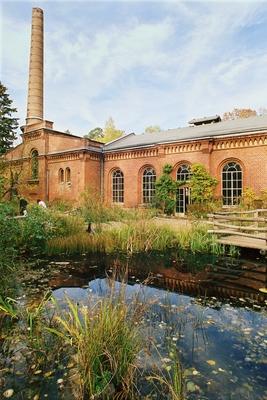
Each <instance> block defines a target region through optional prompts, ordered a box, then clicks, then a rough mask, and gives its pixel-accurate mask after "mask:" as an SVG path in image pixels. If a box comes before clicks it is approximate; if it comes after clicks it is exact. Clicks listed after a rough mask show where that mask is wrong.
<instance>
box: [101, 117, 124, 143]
mask: <svg viewBox="0 0 267 400" xmlns="http://www.w3.org/2000/svg"><path fill="white" fill-rule="evenodd" d="M123 135H124V132H123V131H121V130H119V129H117V128H116V126H115V122H114V120H113V118H111V117H110V118H109V119H108V120H107V122H106V124H105V127H104V130H103V138H102V140H101V141H102V142H104V143H108V142H111V141H112V140H115V139H118V138H119V137H121V136H123Z"/></svg>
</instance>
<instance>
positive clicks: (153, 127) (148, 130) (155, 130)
mask: <svg viewBox="0 0 267 400" xmlns="http://www.w3.org/2000/svg"><path fill="white" fill-rule="evenodd" d="M160 131H161V129H160V126H158V125H150V126H147V127H146V129H145V133H158V132H160Z"/></svg>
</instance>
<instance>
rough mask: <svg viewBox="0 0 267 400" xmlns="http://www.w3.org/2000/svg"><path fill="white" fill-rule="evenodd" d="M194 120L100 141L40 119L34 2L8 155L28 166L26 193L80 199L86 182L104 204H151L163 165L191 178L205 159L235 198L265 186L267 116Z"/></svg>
mask: <svg viewBox="0 0 267 400" xmlns="http://www.w3.org/2000/svg"><path fill="white" fill-rule="evenodd" d="M189 124H190V126H188V127H185V128H179V129H170V130H167V131H162V132H159V133H153V134H151V133H145V134H142V135H135V134H134V133H131V134H129V135H125V136H123V137H121V138H119V139H117V140H115V141H113V142H110V143H107V144H105V145H104V144H102V143H100V142H97V141H93V140H89V139H84V138H81V137H79V136H75V135H71V134H67V133H63V132H58V131H56V130H54V129H53V123H52V122H50V121H46V120H44V118H43V12H42V10H41V9H39V8H34V9H33V15H32V36H31V54H30V68H29V86H28V107H27V118H26V125H25V126H23V127H22V128H21V129H22V132H23V133H22V144H20V145H18V146H17V147H16V148H14V149H12V150H11V151H10V152H9V153H8V154H7V159H8V161H9V162H10V163H11V164H13V165H16V166H17V167H18V168H23V171H24V175H25V176H24V180H25V183H27V184H25V190H24V191H25V193H24V194H25V196H26V197H27V198H29V199H32V200H34V199H37V198H42V199H45V200H46V201H51V200H55V199H67V200H72V201H77V200H78V199H79V195H80V194H81V193H82V192H83V191H84V190H86V188H87V187H91V188H93V190H95V191H96V192H98V193H99V194H101V195H102V197H103V198H104V199H105V201H106V202H107V203H114V204H121V205H123V206H125V207H136V206H140V205H143V204H149V203H150V202H151V201H152V199H153V195H154V190H155V180H156V178H157V177H159V176H160V174H161V173H162V168H163V166H164V164H166V163H169V164H171V165H173V167H174V168H173V172H172V174H173V178H174V179H177V180H179V181H180V180H185V181H186V180H188V178H190V166H191V165H192V164H193V163H201V164H203V165H204V166H205V167H206V169H207V170H208V171H209V172H210V174H211V175H212V176H214V177H216V178H217V179H218V181H219V184H218V185H217V188H216V196H217V197H222V199H223V203H224V204H225V205H229V206H231V205H235V204H236V203H237V202H238V198H239V197H240V196H241V195H242V191H243V189H244V188H245V187H250V188H252V189H253V190H254V191H255V192H256V193H259V192H260V191H261V190H263V189H266V188H267V116H266V115H265V116H258V117H250V118H246V119H237V120H229V121H221V120H220V117H219V116H217V115H216V116H213V117H210V118H202V119H194V120H192V121H190V122H189ZM189 202H190V189H189V188H188V187H186V185H185V186H184V187H180V188H179V189H178V192H177V202H176V211H177V212H180V213H183V212H185V211H186V206H187V204H188V203H189Z"/></svg>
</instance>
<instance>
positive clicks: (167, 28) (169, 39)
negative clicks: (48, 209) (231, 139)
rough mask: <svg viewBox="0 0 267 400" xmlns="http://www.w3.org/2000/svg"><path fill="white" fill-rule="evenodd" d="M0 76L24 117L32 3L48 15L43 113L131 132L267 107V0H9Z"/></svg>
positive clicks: (66, 124) (73, 126)
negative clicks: (113, 125)
mask: <svg viewBox="0 0 267 400" xmlns="http://www.w3.org/2000/svg"><path fill="white" fill-rule="evenodd" d="M0 7H1V14H0V18H1V32H0V33H1V38H0V44H1V65H0V66H1V71H0V73H1V80H2V82H3V83H4V84H5V85H6V86H7V87H8V90H9V93H10V95H11V97H12V99H13V100H14V104H15V106H16V107H17V109H18V116H19V118H20V124H21V125H22V124H24V121H25V114H26V95H27V80H28V58H29V45H30V23H31V8H32V7H41V8H43V10H44V17H45V118H46V119H48V120H52V121H54V122H55V125H54V126H55V128H56V129H59V130H63V131H64V130H66V129H69V130H70V131H71V132H72V133H74V134H77V135H83V134H85V133H87V132H88V131H89V130H90V129H92V128H94V127H96V126H102V127H103V126H104V124H105V121H106V120H107V119H108V118H109V117H110V116H112V117H113V118H114V120H115V123H116V126H117V127H118V128H120V129H123V130H124V131H125V132H126V133H129V132H136V133H141V132H143V131H144V129H145V127H147V126H148V125H159V126H160V127H161V128H163V129H168V128H176V127H179V126H186V125H187V121H188V120H190V119H192V118H196V117H202V116H208V115H213V114H222V113H223V112H224V111H230V110H232V109H233V108H234V107H246V108H247V107H250V108H254V109H259V108H260V107H265V108H266V107H267V40H266V38H267V3H266V2H256V1H248V2H245V1H236V2H232V1H231V2H227V1H224V2H218V1H210V2H201V1H196V2H189V1H184V2H180V1H158V2H153V1H134V0H132V1H112V0H110V1H106V2H102V1H75V2H74V1H49V0H47V1H36V2H32V1H23V0H21V1H2V2H1V5H0Z"/></svg>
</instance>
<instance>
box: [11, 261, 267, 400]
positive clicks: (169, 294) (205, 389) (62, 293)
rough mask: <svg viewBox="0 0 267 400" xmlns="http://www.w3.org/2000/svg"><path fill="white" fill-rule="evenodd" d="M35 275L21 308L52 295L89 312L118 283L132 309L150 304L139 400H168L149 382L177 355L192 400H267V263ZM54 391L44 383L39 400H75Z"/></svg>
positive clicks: (114, 265) (76, 269)
mask: <svg viewBox="0 0 267 400" xmlns="http://www.w3.org/2000/svg"><path fill="white" fill-rule="evenodd" d="M36 272H37V275H36V276H35V277H34V278H33V277H32V276H31V277H29V278H27V277H25V279H24V286H26V287H27V288H28V295H27V297H26V299H25V298H24V300H23V301H31V300H32V299H34V298H35V299H36V297H38V295H39V294H40V293H42V292H44V291H45V290H47V289H50V290H52V291H53V296H54V297H55V298H56V299H57V300H58V302H59V304H62V306H63V307H64V303H65V298H66V296H68V297H70V298H71V299H73V300H74V301H75V302H77V303H79V304H86V303H87V302H88V299H90V301H92V299H93V300H95V301H96V300H97V299H98V298H100V297H105V296H107V295H108V293H109V292H110V277H112V278H113V279H115V281H116V283H115V288H116V290H118V291H119V290H120V287H121V285H125V287H126V296H127V299H128V300H129V301H131V299H132V298H133V297H134V296H136V295H138V296H139V299H140V301H142V302H145V303H146V304H147V310H146V315H145V318H144V320H143V327H142V332H143V335H144V337H145V338H146V340H147V341H148V340H150V341H151V345H150V346H149V351H147V352H144V353H142V354H140V355H139V370H140V372H139V374H140V379H139V384H138V385H139V391H140V396H141V397H140V398H151V399H152V398H163V397H162V396H163V395H162V393H161V395H160V396H159V395H157V391H156V390H155V391H154V392H153V390H152V391H151V386H150V385H149V384H148V383H147V382H146V379H145V376H146V374H149V373H150V372H151V368H152V366H155V365H157V367H158V368H159V369H161V370H162V371H163V373H164V371H168V370H169V365H170V362H171V359H170V353H171V352H173V351H174V349H176V350H177V351H178V353H179V357H180V361H181V363H182V367H183V370H184V376H185V387H186V399H187V400H204V399H209V400H238V399H241V400H264V399H265V400H267V329H266V328H267V313H266V297H265V296H266V295H265V294H264V293H263V292H262V291H261V289H262V288H265V287H266V280H267V265H266V263H265V262H264V261H263V260H256V261H255V260H253V261H251V260H233V259H230V258H228V259H227V258H220V259H218V258H216V257H208V256H193V255H190V254H186V253H184V254H181V253H180V254H176V253H168V254H157V253H156V254H150V255H149V256H146V255H137V256H134V257H131V258H124V257H122V256H118V257H114V256H106V257H96V256H92V257H91V258H90V259H88V258H84V259H79V260H77V259H76V260H73V259H72V260H66V259H64V260H57V261H55V260H53V261H51V260H50V261H46V262H44V263H43V264H42V266H41V267H40V268H39V269H37V271H36ZM122 282H123V283H122ZM10 379H11V378H10ZM20 379H21V378H20ZM11 381H12V380H11ZM13 383H14V381H13ZM40 385H42V383H41V382H40ZM55 387H56V385H55V382H53V380H51V387H49V385H48V384H47V383H46V384H45V386H44V387H43V388H42V390H41V391H40V392H39V393H40V398H50V399H61V398H62V399H67V398H71V397H68V395H67V394H66V393H65V394H64V393H62V392H61V393H60V392H59V391H57V390H56V389H55ZM148 394H150V396H151V397H146V396H148ZM44 396H45V397H44ZM19 398H24V397H19V396H17V399H19ZM25 398H28V397H25ZM29 398H30V397H29ZM165 398H166V399H167V398H168V397H167V395H166V397H165Z"/></svg>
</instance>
